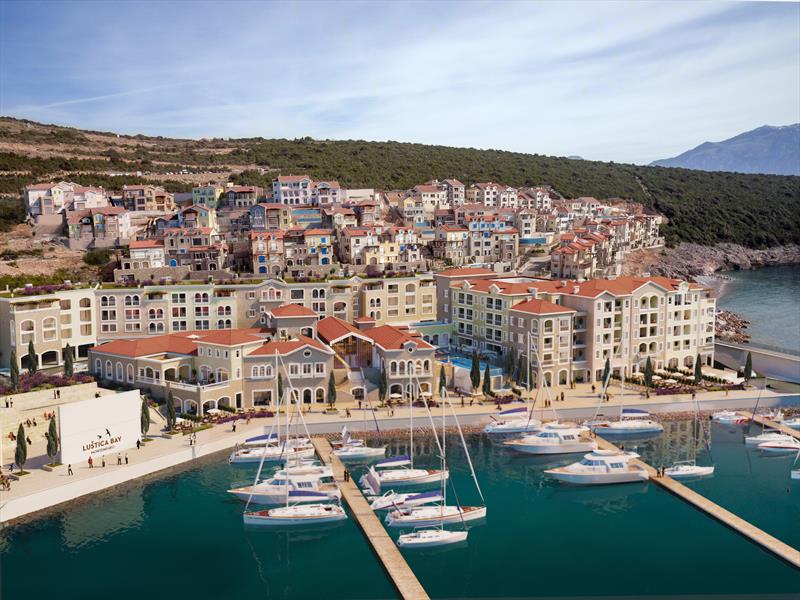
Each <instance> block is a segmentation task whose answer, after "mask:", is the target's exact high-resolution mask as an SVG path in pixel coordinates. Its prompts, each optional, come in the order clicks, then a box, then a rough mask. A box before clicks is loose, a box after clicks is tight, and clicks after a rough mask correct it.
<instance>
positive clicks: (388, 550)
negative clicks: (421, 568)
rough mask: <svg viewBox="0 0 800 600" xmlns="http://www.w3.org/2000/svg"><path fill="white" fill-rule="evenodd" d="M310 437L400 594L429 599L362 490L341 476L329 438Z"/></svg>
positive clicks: (337, 460)
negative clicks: (329, 466)
mask: <svg viewBox="0 0 800 600" xmlns="http://www.w3.org/2000/svg"><path fill="white" fill-rule="evenodd" d="M311 441H312V442H313V443H314V448H316V450H317V454H318V455H319V457H320V459H321V460H322V462H323V463H324V464H326V465H327V464H329V465H331V466H332V467H333V475H334V477H335V479H336V483H337V484H339V489H341V490H342V497H343V498H344V500H345V502H347V505H348V506H349V507H350V512H351V513H352V515H353V517H354V518H355V520H356V522H357V523H358V526H359V527H361V530H362V531H363V532H364V536H365V537H366V538H367V540H369V543H370V544H371V545H372V549H373V550H374V551H375V554H377V555H378V558H379V559H380V561H381V564H382V565H383V568H384V569H385V570H386V572H387V574H388V575H389V578H390V579H391V580H392V583H393V584H394V586H395V587H396V588H397V591H398V592H400V596H401V597H403V598H404V599H407V600H428V594H427V593H426V592H425V589H424V588H423V587H422V585H421V584H420V582H419V580H418V579H417V577H416V576H415V575H414V572H413V571H412V570H411V568H410V567H409V566H408V563H407V562H406V561H405V559H404V558H403V555H402V554H400V550H398V549H397V546H396V545H395V543H394V540H393V539H392V538H391V537H389V534H388V533H387V532H386V529H385V528H384V527H383V525H382V524H381V522H380V520H379V519H378V517H377V516H376V515H375V511H373V510H372V509H371V508H370V507H369V504H368V503H367V500H366V498H364V495H363V494H362V493H361V490H359V489H358V486H356V484H355V483H354V482H353V480H352V479H349V480H348V481H345V480H344V465H343V464H342V461H340V460H339V458H338V457H337V456H336V455H335V454H334V453H333V449H332V448H331V444H330V442H328V440H327V439H325V438H322V437H315V438H312V440H311Z"/></svg>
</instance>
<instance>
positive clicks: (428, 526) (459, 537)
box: [386, 389, 486, 548]
mask: <svg viewBox="0 0 800 600" xmlns="http://www.w3.org/2000/svg"><path fill="white" fill-rule="evenodd" d="M442 392H443V393H442V394H440V395H441V396H442V443H441V444H439V438H438V436H436V428H435V427H434V424H433V416H432V414H431V411H430V408H428V417H429V418H430V420H431V427H432V428H433V432H434V436H436V444H437V446H438V447H439V450H440V456H441V459H442V472H443V473H444V472H445V471H446V470H447V440H446V431H447V430H446V425H447V424H446V414H445V403H447V404H449V400H448V399H447V392H446V390H444V389H442ZM426 406H427V405H426ZM450 409H451V411H452V405H450ZM453 418H454V419H455V421H456V424H457V425H458V431H459V435H460V436H461V440H462V443H463V444H464V451H465V452H466V455H467V461H468V462H469V465H470V470H471V472H472V475H473V478H474V479H475V485H476V487H477V489H478V493H479V494H480V495H481V500H483V494H482V493H481V491H480V486H479V485H478V480H477V477H475V470H474V469H473V467H472V459H471V458H470V457H469V450H468V449H467V445H466V442H465V441H464V435H463V433H462V432H461V425H460V424H459V423H458V417H457V416H456V414H455V411H453ZM454 491H455V490H454ZM441 496H442V500H441V504H440V505H439V506H431V507H427V506H426V507H420V508H410V509H405V510H404V509H398V510H396V511H393V512H390V513H389V514H388V515H387V516H386V524H387V525H388V526H390V527H392V526H396V527H404V526H408V525H409V524H413V523H416V525H417V526H416V527H415V528H414V530H413V531H412V532H411V533H405V534H402V535H400V537H399V538H398V539H397V545H398V546H399V547H400V548H432V547H439V546H446V545H452V544H458V543H461V542H465V541H466V540H467V536H468V535H469V532H468V531H467V527H466V522H467V521H471V520H476V519H482V518H485V516H486V506H485V501H484V506H469V507H461V506H460V504H457V505H456V506H448V505H447V480H446V479H445V478H444V477H442V480H441ZM456 499H457V498H456ZM431 515H433V517H434V519H437V521H438V522H433V523H432V522H431V521H430V517H431ZM452 515H455V516H457V518H458V522H460V523H461V525H462V527H463V530H462V531H451V530H448V529H445V524H446V523H447V522H451V521H453V517H452Z"/></svg>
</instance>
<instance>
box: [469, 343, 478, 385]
mask: <svg viewBox="0 0 800 600" xmlns="http://www.w3.org/2000/svg"><path fill="white" fill-rule="evenodd" d="M469 380H470V383H472V391H473V392H477V391H478V387H479V386H480V385H481V363H480V361H479V360H478V352H477V351H476V350H473V351H472V366H471V367H470V370H469Z"/></svg>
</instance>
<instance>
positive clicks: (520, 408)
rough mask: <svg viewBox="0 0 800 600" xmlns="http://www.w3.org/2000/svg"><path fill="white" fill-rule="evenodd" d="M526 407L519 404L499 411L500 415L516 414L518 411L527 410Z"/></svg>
mask: <svg viewBox="0 0 800 600" xmlns="http://www.w3.org/2000/svg"><path fill="white" fill-rule="evenodd" d="M527 411H528V408H527V407H526V406H520V407H519V408H511V409H509V410H504V411H503V412H501V413H500V416H501V417H505V416H506V415H518V414H520V413H524V412H527Z"/></svg>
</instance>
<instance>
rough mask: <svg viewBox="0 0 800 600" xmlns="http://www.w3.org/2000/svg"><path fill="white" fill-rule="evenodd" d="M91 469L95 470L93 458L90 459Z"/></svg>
mask: <svg viewBox="0 0 800 600" xmlns="http://www.w3.org/2000/svg"><path fill="white" fill-rule="evenodd" d="M89 468H90V469H94V461H93V460H92V457H91V456H90V457H89Z"/></svg>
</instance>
